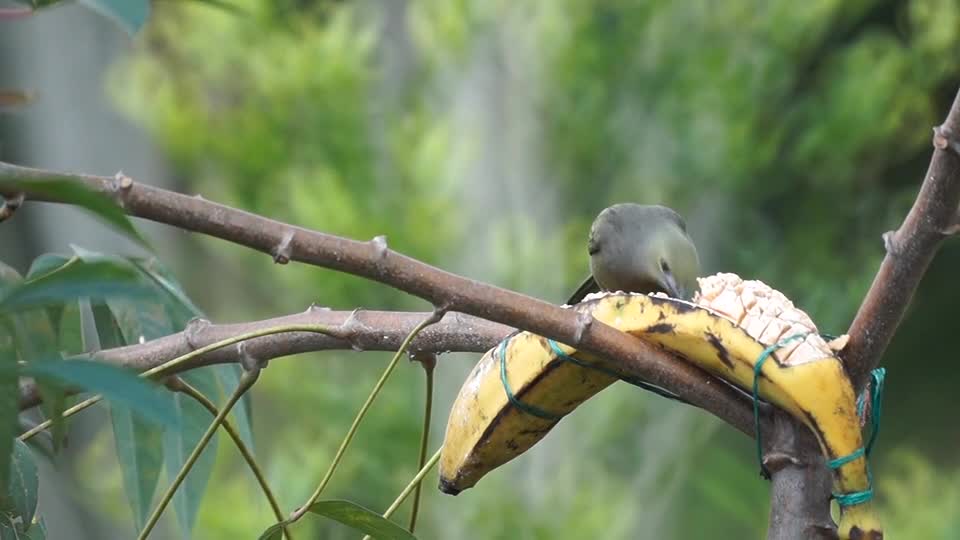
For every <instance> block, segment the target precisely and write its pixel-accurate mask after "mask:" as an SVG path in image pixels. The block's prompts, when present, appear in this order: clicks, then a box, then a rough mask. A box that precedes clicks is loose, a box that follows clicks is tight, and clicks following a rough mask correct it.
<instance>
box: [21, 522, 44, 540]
mask: <svg viewBox="0 0 960 540" xmlns="http://www.w3.org/2000/svg"><path fill="white" fill-rule="evenodd" d="M23 538H24V539H25V540H47V524H46V523H44V521H43V519H41V520H40V521H39V522H37V523H34V524H33V525H31V526H30V528H29V529H27V532H25V533H24V536H23Z"/></svg>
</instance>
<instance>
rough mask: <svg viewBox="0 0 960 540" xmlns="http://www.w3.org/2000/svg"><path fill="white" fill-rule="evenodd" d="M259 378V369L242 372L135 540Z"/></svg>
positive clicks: (146, 532) (142, 538)
mask: <svg viewBox="0 0 960 540" xmlns="http://www.w3.org/2000/svg"><path fill="white" fill-rule="evenodd" d="M259 376H260V370H259V369H256V370H253V371H244V372H243V375H242V376H241V377H240V383H239V384H238V385H237V389H236V390H234V392H233V394H232V395H231V396H230V399H228V400H227V403H226V404H225V405H224V406H223V408H222V409H220V411H219V412H218V413H217V415H216V417H214V419H213V422H211V423H210V426H209V427H207V431H205V432H204V433H203V436H202V437H200V440H199V441H198V442H197V445H196V446H195V447H194V448H193V451H192V452H190V456H188V457H187V461H186V462H185V463H184V464H183V466H182V467H180V471H179V472H177V476H176V478H174V479H173V483H171V484H170V486H169V487H167V490H166V491H165V492H164V493H163V497H161V499H160V503H159V504H158V505H157V507H156V508H155V509H154V510H153V513H152V514H150V518H149V519H148V520H147V523H146V525H144V527H143V530H141V531H140V535H139V536H138V537H137V540H145V539H146V538H147V537H148V536H149V535H150V532H151V531H152V530H153V528H154V527H155V526H156V525H157V522H158V521H159V520H160V516H161V515H162V514H163V511H164V510H165V509H166V508H167V505H169V504H170V501H171V500H172V499H173V495H174V493H176V491H177V488H179V487H180V484H182V483H183V481H184V479H186V477H187V474H188V473H189V472H190V469H192V468H193V465H194V464H195V463H196V462H197V459H198V458H199V457H200V454H201V453H202V452H203V449H204V448H206V447H207V443H209V442H210V439H211V438H212V437H213V434H214V433H216V431H217V428H219V427H220V424H222V423H223V421H224V419H225V418H226V417H227V414H229V413H230V410H231V409H232V408H233V406H234V405H235V404H236V403H237V401H239V400H240V398H241V397H242V396H243V394H244V393H245V392H246V391H247V390H249V389H250V387H251V386H253V383H255V382H257V378H258V377H259Z"/></svg>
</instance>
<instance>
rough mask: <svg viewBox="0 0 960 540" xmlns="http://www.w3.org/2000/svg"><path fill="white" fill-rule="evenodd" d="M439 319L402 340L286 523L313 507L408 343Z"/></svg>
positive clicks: (437, 312)
mask: <svg viewBox="0 0 960 540" xmlns="http://www.w3.org/2000/svg"><path fill="white" fill-rule="evenodd" d="M441 317H443V311H442V310H441V309H437V310H435V311H434V312H433V313H432V314H431V315H430V317H428V318H426V319H424V321H423V322H421V323H420V324H418V325H417V326H416V328H414V329H413V331H411V332H410V335H408V336H407V339H405V340H403V343H402V344H401V345H400V349H399V350H397V353H396V354H394V355H393V359H392V360H390V363H389V364H387V368H386V369H385V370H384V371H383V374H382V375H380V379H379V380H378V381H377V384H375V385H374V387H373V390H371V391H370V395H369V396H367V400H366V401H365V402H364V403H363V406H361V407H360V410H359V411H358V412H357V416H356V417H355V418H354V419H353V423H352V424H351V425H350V429H348V430H347V434H346V436H345V437H344V438H343V441H342V442H341V443H340V447H339V448H337V453H336V454H334V456H333V461H332V462H331V463H330V467H329V468H327V472H326V474H324V475H323V479H321V480H320V485H318V486H317V489H315V490H314V491H313V494H312V495H310V497H309V498H308V499H307V502H305V503H303V505H301V506H300V508H298V509H297V510H295V511H294V512H293V513H292V514H290V517H289V518H287V520H286V522H287V523H294V522H296V521H297V520H299V519H300V518H301V517H303V515H304V514H305V513H307V511H309V510H310V507H311V506H313V503H315V502H317V499H319V498H320V494H321V493H323V490H324V488H326V487H327V484H328V483H330V479H331V478H333V473H334V472H335V471H336V470H337V466H338V465H340V460H342V459H343V456H344V454H346V451H347V447H348V446H350V442H351V441H352V440H353V436H354V435H355V434H356V433H357V429H358V428H359V427H360V422H362V421H363V418H364V416H366V414H367V411H368V410H369V409H370V406H371V405H373V401H374V400H375V399H376V398H377V396H378V395H379V394H380V390H381V389H382V388H383V386H384V385H385V384H386V382H387V379H388V378H390V374H391V373H393V370H394V368H396V367H397V363H398V362H399V361H400V358H401V357H402V356H403V353H404V352H405V351H406V349H407V347H408V346H409V345H410V342H411V341H413V338H414V337H416V335H417V334H418V333H419V332H420V330H423V329H424V328H425V327H427V326H429V325H431V324H433V323H435V322H437V321H439V320H440V318H441Z"/></svg>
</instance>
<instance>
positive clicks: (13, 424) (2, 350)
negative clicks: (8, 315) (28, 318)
mask: <svg viewBox="0 0 960 540" xmlns="http://www.w3.org/2000/svg"><path fill="white" fill-rule="evenodd" d="M18 396H19V383H18V382H17V356H16V351H15V350H14V340H13V333H12V331H11V329H10V325H8V324H0V486H6V485H7V478H8V472H9V470H10V467H9V464H10V463H11V454H12V453H13V441H14V436H15V434H16V430H17V414H19V412H20V407H19V405H20V404H19V398H18Z"/></svg>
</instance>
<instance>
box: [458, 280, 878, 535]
mask: <svg viewBox="0 0 960 540" xmlns="http://www.w3.org/2000/svg"><path fill="white" fill-rule="evenodd" d="M698 283H699V287H700V290H699V291H698V292H697V294H695V295H694V298H693V299H692V301H684V300H679V299H675V298H670V297H667V296H665V295H663V294H661V293H656V294H649V295H648V294H635V293H622V292H618V293H596V294H592V295H588V296H587V297H586V298H585V299H584V301H583V302H581V303H579V304H577V305H576V306H573V307H571V308H570V309H576V310H578V311H582V312H586V313H589V314H591V315H592V316H593V317H594V318H595V319H597V320H598V321H600V322H603V323H605V324H608V325H610V326H613V327H614V328H617V329H619V330H621V331H624V332H627V333H630V334H632V335H635V336H637V337H639V338H640V339H643V340H645V341H648V342H650V343H653V344H656V345H659V346H660V347H663V348H665V349H667V350H668V351H671V352H673V353H676V354H677V355H678V356H679V357H680V358H683V359H686V360H687V361H690V362H692V363H694V364H695V365H697V366H699V367H700V368H702V369H704V370H706V371H708V372H709V373H711V374H713V375H714V376H716V377H718V378H720V379H723V380H724V381H726V382H728V383H730V384H733V385H735V386H737V387H739V388H741V389H742V390H744V391H745V392H747V393H750V392H751V391H754V392H755V395H756V396H757V400H758V402H759V400H760V399H762V400H764V401H766V402H768V403H771V404H773V405H774V406H777V407H779V408H781V409H783V410H784V411H786V412H787V413H788V414H790V415H792V416H793V417H794V418H796V419H798V420H799V421H800V422H802V423H803V424H805V425H806V426H807V427H809V428H810V429H811V430H812V432H813V433H814V435H815V436H816V438H817V441H818V443H819V444H820V448H821V451H822V452H823V455H824V457H825V459H826V461H827V462H828V463H831V464H832V465H833V466H832V467H831V468H832V474H833V480H834V493H835V494H837V495H839V497H837V500H838V502H839V503H840V510H841V515H840V523H839V526H838V532H839V536H840V538H841V539H848V538H851V535H852V537H853V538H858V537H859V538H882V532H881V528H880V522H879V518H878V517H877V515H876V510H875V508H874V504H873V501H872V500H871V499H872V491H871V489H872V488H871V478H870V473H869V471H868V468H867V462H866V457H867V456H866V450H865V448H867V447H868V446H869V445H868V446H866V447H865V446H864V444H863V435H862V433H861V429H860V426H861V425H860V415H859V414H858V409H860V410H862V406H860V407H858V404H857V399H856V398H855V395H854V390H853V387H852V385H851V383H850V380H849V379H848V377H847V375H846V373H845V372H844V369H843V366H842V364H841V363H840V360H839V359H838V358H837V352H838V351H839V350H841V349H842V348H843V346H844V345H845V344H846V336H841V337H839V338H836V339H829V340H828V339H825V338H824V337H822V336H821V335H820V333H819V332H818V331H817V328H816V326H815V325H814V324H813V321H812V320H811V319H810V317H809V316H807V314H806V313H804V312H803V311H801V310H799V309H798V308H796V307H795V306H794V305H793V303H792V302H790V300H788V299H787V298H786V297H785V296H784V295H783V294H782V293H780V292H778V291H776V290H774V289H772V288H770V287H769V286H767V285H766V284H764V283H762V282H760V281H745V280H742V279H741V278H740V277H739V276H737V275H735V274H727V273H723V274H716V275H713V276H709V277H705V278H700V279H699V280H698ZM797 334H802V337H796V338H795V339H792V340H789V342H785V343H781V341H784V339H785V338H786V337H790V336H794V335H797ZM774 345H779V346H776V347H774V348H773V349H771V350H770V351H769V352H767V353H766V355H764V351H765V350H767V349H768V348H770V347H771V346H774ZM617 380H619V378H618V377H617V375H616V374H615V372H614V371H613V370H612V369H611V368H610V363H609V360H607V359H604V358H601V357H598V356H596V355H593V354H590V353H588V352H586V351H578V350H576V349H575V348H573V347H570V346H568V345H565V344H561V343H557V342H555V341H552V340H549V339H547V338H545V337H543V336H539V335H536V334H532V333H530V332H518V333H515V334H513V335H511V336H508V337H507V338H506V339H504V340H503V341H501V342H500V343H499V344H498V345H497V346H495V347H494V348H492V349H491V350H490V351H488V352H487V353H486V354H485V355H484V356H483V357H482V358H481V359H480V361H479V362H478V363H477V364H476V366H474V369H473V370H472V372H471V373H470V375H469V376H468V377H467V379H466V381H465V382H464V384H463V386H462V387H461V389H460V392H459V394H458V396H457V398H456V400H455V401H454V404H453V407H452V408H451V411H450V416H449V418H448V421H447V430H446V434H445V439H444V446H443V452H442V454H441V457H440V489H441V491H443V492H445V493H449V494H454V495H455V494H457V493H459V492H461V491H463V490H464V489H468V488H470V487H473V486H474V485H476V483H477V482H478V481H479V480H480V479H481V478H483V477H484V476H485V475H487V474H488V473H490V472H491V471H493V470H495V469H496V468H498V467H500V466H501V465H503V464H505V463H507V462H509V461H511V460H512V459H514V458H516V457H517V456H519V455H521V454H523V453H524V452H526V451H527V450H528V449H530V448H531V447H532V446H533V445H535V444H536V443H537V442H539V441H540V440H542V439H543V438H544V437H545V436H546V435H547V434H548V433H549V432H550V430H551V429H552V428H553V426H555V425H556V424H557V422H559V421H560V420H561V419H562V418H563V417H564V416H566V415H567V414H570V413H571V412H572V411H573V410H575V409H576V408H577V407H578V406H579V405H580V404H581V403H583V402H584V401H586V400H587V399H590V398H591V397H593V396H595V395H596V394H598V393H599V392H601V391H602V390H603V389H605V388H607V387H608V386H610V385H611V384H613V383H614V382H616V381H617ZM631 382H633V381H631ZM876 386H878V385H876V384H875V385H873V387H874V388H875V387H876ZM655 388H656V387H655ZM660 390H662V389H660ZM667 397H670V396H669V395H668V396H667ZM877 403H879V401H877ZM873 412H874V415H873V418H874V419H876V412H877V411H876V410H874V411H873ZM875 433H876V430H874V432H873V434H872V435H871V440H872V439H873V438H875ZM867 492H869V493H870V495H866V493H867ZM857 494H860V495H857Z"/></svg>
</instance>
